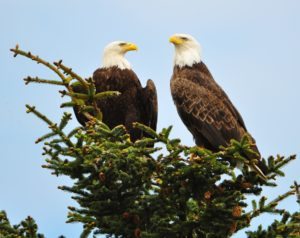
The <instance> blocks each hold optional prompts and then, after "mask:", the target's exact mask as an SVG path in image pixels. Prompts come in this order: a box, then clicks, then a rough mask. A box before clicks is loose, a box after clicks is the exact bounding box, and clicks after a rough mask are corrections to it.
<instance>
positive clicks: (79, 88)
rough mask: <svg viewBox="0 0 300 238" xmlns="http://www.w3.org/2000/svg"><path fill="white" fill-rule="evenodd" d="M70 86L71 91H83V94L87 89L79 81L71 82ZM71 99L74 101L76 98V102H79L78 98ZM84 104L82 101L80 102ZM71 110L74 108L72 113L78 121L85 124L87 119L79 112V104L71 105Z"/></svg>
mask: <svg viewBox="0 0 300 238" xmlns="http://www.w3.org/2000/svg"><path fill="white" fill-rule="evenodd" d="M71 88H72V89H73V91H74V92H75V93H83V94H86V93H87V90H86V89H85V88H84V87H83V86H82V85H81V83H80V82H75V83H73V84H71ZM72 100H73V101H76V100H77V104H80V101H79V100H80V99H75V98H72ZM82 103H83V104H84V102H82ZM73 110H74V114H75V116H76V118H77V120H78V122H79V123H80V124H81V125H83V126H85V123H86V122H87V121H88V119H87V118H86V117H85V116H84V115H83V114H82V113H81V112H80V105H74V106H73Z"/></svg>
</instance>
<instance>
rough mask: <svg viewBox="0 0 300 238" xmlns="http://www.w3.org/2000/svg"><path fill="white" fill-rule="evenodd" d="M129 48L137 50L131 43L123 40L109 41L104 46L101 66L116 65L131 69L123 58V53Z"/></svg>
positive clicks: (120, 67)
mask: <svg viewBox="0 0 300 238" xmlns="http://www.w3.org/2000/svg"><path fill="white" fill-rule="evenodd" d="M131 50H138V47H137V46H136V45H135V44H133V43H130V42H125V41H114V42H111V43H109V44H108V45H107V46H106V47H105V48H104V52H103V61H102V67H103V68H109V67H113V66H117V67H118V68H119V69H131V66H130V63H129V62H128V60H127V59H125V54H126V53H127V52H128V51H131Z"/></svg>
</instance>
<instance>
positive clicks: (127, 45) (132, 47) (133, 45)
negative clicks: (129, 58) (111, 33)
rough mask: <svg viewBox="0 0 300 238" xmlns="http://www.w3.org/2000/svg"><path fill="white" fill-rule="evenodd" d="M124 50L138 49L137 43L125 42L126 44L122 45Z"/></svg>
mask: <svg viewBox="0 0 300 238" xmlns="http://www.w3.org/2000/svg"><path fill="white" fill-rule="evenodd" d="M124 50H125V52H127V51H131V50H138V47H137V45H135V44H133V43H127V44H126V45H124Z"/></svg>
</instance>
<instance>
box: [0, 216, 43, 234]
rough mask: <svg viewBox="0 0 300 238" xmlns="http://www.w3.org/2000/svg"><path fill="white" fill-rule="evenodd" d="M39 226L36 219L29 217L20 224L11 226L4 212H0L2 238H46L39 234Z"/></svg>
mask: <svg viewBox="0 0 300 238" xmlns="http://www.w3.org/2000/svg"><path fill="white" fill-rule="evenodd" d="M37 230H38V226H37V224H36V223H35V221H34V219H32V218H31V217H29V216H28V217H27V218H26V219H25V220H23V221H21V222H20V224H17V225H11V224H10V222H9V220H8V218H7V215H6V213H5V212H4V211H0V238H44V237H45V236H44V235H42V234H39V233H37Z"/></svg>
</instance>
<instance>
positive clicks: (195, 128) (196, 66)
mask: <svg viewBox="0 0 300 238" xmlns="http://www.w3.org/2000/svg"><path fill="white" fill-rule="evenodd" d="M169 41H170V42H171V43H173V44H174V46H175V58H174V69H173V75H172V78H171V94H172V97H173V100H174V103H175V105H176V107H177V111H178V114H179V116H180V117H181V119H182V121H183V123H184V124H185V126H186V127H187V128H188V130H189V131H190V132H191V134H192V135H193V137H194V139H195V142H196V144H197V145H198V146H201V147H204V148H207V149H210V150H212V151H218V150H219V148H220V146H226V145H228V144H229V141H230V140H231V139H236V140H238V141H240V140H241V139H242V137H243V136H244V135H245V134H248V135H249V133H248V131H247V128H246V126H245V123H244V121H243V118H242V117H241V115H240V113H239V112H238V110H237V109H236V108H235V107H234V105H233V104H232V102H231V101H230V99H229V97H228V96H227V94H226V93H225V92H224V91H223V89H222V88H221V87H220V86H219V85H218V84H217V83H216V81H215V80H214V79H213V76H212V75H211V73H210V72H209V70H208V68H207V67H206V65H205V64H204V63H203V62H202V58H201V47H200V44H199V43H198V42H197V40H196V39H195V38H194V37H192V36H191V35H187V34H175V35H173V36H171V37H170V39H169ZM249 136H250V135H249ZM251 139H252V142H253V143H254V145H253V147H252V149H253V150H254V151H255V152H257V154H258V158H257V159H260V157H261V156H260V153H259V150H258V148H257V146H256V145H255V140H254V139H253V138H251ZM249 159H250V158H249ZM253 166H254V169H255V170H256V171H257V172H258V174H259V175H261V176H263V177H264V174H263V172H262V171H261V169H263V168H259V167H263V166H259V167H258V166H256V165H253ZM263 170H264V169H263Z"/></svg>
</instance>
